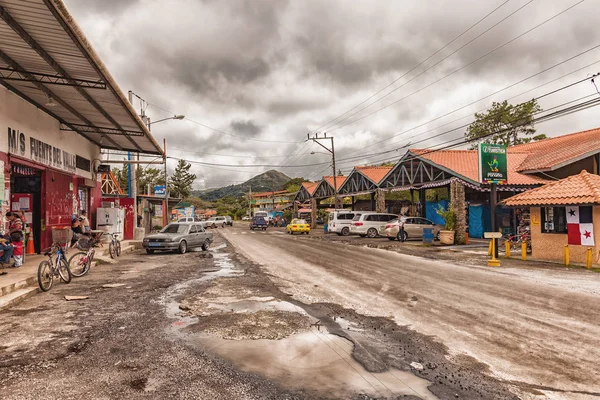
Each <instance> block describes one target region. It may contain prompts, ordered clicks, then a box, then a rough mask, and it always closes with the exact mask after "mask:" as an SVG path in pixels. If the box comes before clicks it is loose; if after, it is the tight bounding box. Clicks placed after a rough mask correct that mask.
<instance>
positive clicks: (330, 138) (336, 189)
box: [306, 132, 342, 209]
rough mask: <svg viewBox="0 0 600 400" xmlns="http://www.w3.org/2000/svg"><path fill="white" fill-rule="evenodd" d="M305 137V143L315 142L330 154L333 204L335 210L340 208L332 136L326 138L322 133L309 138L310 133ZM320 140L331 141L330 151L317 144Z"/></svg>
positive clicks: (325, 134) (319, 143)
mask: <svg viewBox="0 0 600 400" xmlns="http://www.w3.org/2000/svg"><path fill="white" fill-rule="evenodd" d="M306 137H307V139H306V140H307V141H309V140H312V141H313V142H315V143H316V144H318V145H319V146H321V147H322V148H324V149H325V150H327V152H328V153H330V154H331V161H332V165H331V166H332V168H333V193H334V195H333V196H334V203H335V208H336V209H339V208H342V206H341V204H340V201H339V198H338V185H337V171H336V168H335V147H334V145H333V136H327V133H326V132H324V133H323V136H319V134H318V133H315V134H314V135H313V137H310V133H308V134H307V135H306ZM320 140H330V141H331V149H329V148H328V147H327V146H324V145H323V144H321V142H319V141H320Z"/></svg>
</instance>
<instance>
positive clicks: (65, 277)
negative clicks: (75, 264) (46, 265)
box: [57, 257, 72, 283]
mask: <svg viewBox="0 0 600 400" xmlns="http://www.w3.org/2000/svg"><path fill="white" fill-rule="evenodd" d="M57 268H58V275H59V276H60V280H61V281H63V282H64V283H70V282H71V279H72V275H71V270H70V269H69V263H68V262H67V260H66V259H65V258H64V257H62V258H61V259H60V262H59V263H58V266H57Z"/></svg>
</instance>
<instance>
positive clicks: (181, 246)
mask: <svg viewBox="0 0 600 400" xmlns="http://www.w3.org/2000/svg"><path fill="white" fill-rule="evenodd" d="M177 252H178V253H179V254H185V253H186V252H187V242H186V241H185V240H182V241H181V242H180V243H179V248H178V249H177Z"/></svg>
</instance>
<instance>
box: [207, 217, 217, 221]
mask: <svg viewBox="0 0 600 400" xmlns="http://www.w3.org/2000/svg"><path fill="white" fill-rule="evenodd" d="M208 220H209V221H216V220H217V218H216V217H210V218H209V219H208Z"/></svg>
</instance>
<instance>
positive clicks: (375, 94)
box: [311, 0, 529, 134]
mask: <svg viewBox="0 0 600 400" xmlns="http://www.w3.org/2000/svg"><path fill="white" fill-rule="evenodd" d="M509 1H510V0H506V1H505V2H504V3H502V4H500V5H499V6H498V7H496V8H495V9H493V10H492V11H490V12H489V13H488V14H486V15H485V16H484V17H483V18H481V19H479V20H478V21H477V22H475V23H474V24H473V25H471V26H470V27H469V28H467V29H466V30H464V31H463V32H462V33H461V34H460V35H458V36H456V37H455V38H454V39H452V40H451V41H449V42H448V43H446V44H445V45H444V46H442V47H440V48H439V49H438V50H436V51H435V52H433V53H432V54H430V55H429V57H427V58H426V59H424V60H423V61H421V62H420V63H418V64H417V65H415V66H414V67H412V68H411V69H410V70H408V71H407V72H405V73H404V74H402V76H400V77H398V78H396V79H394V80H393V81H392V82H391V83H389V84H388V85H387V86H385V87H383V88H382V89H380V90H379V91H377V92H375V93H374V94H372V95H371V96H369V97H368V98H366V99H365V100H363V101H362V102H360V103H358V104H357V105H355V106H354V107H352V108H351V109H349V110H348V111H346V112H344V113H343V114H340V115H339V116H337V117H335V118H334V119H332V120H330V121H329V122H327V123H325V124H323V125H321V126H319V127H318V128H316V129H313V130H312V131H311V134H314V133H316V132H318V131H320V130H321V129H324V128H325V127H327V126H329V125H330V124H331V123H332V122H335V121H337V120H338V119H339V118H341V117H343V116H344V115H346V114H348V113H349V112H351V111H353V110H355V109H356V108H358V107H360V106H361V105H363V104H364V103H366V102H367V101H369V100H371V99H372V98H373V97H375V96H377V95H378V94H379V93H381V92H383V91H384V90H386V89H387V88H389V87H390V86H392V85H394V84H395V83H396V82H398V81H399V80H400V79H402V78H404V77H405V76H406V75H408V74H410V73H411V72H412V71H414V70H415V69H417V68H418V67H420V66H421V65H423V64H425V63H426V62H427V61H429V60H430V59H431V58H432V57H434V56H436V55H437V54H438V53H439V52H441V51H442V50H444V49H445V48H446V47H448V46H450V45H451V44H452V43H454V42H455V41H456V40H458V39H460V38H461V37H463V36H464V35H465V34H466V33H467V32H469V31H470V30H471V29H473V28H475V27H476V26H477V25H479V24H480V23H481V22H483V21H484V20H485V19H487V18H488V17H489V16H491V15H492V14H494V13H495V12H496V11H498V10H499V9H500V8H502V7H503V6H505V5H506V4H507V3H508V2H509ZM528 4H529V3H528ZM453 54H454V53H453ZM381 99H383V97H382V98H381ZM381 99H378V100H377V101H379V100H381Z"/></svg>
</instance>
